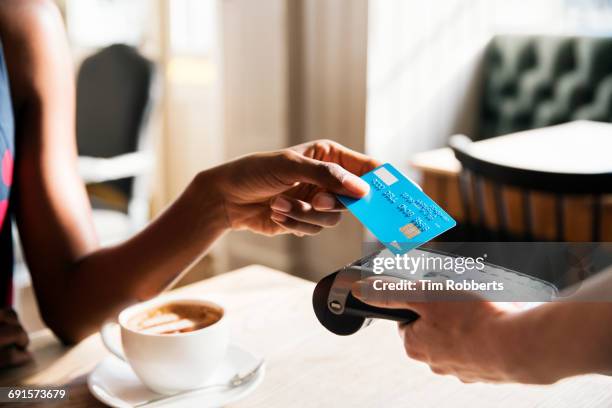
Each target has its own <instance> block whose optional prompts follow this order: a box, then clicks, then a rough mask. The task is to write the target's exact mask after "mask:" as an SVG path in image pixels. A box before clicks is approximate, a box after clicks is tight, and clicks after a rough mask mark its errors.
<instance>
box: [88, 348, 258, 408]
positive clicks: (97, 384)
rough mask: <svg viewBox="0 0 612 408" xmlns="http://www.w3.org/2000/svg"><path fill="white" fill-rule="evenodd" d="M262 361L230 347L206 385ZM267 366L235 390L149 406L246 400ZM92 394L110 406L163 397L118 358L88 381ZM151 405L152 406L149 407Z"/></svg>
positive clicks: (206, 406)
mask: <svg viewBox="0 0 612 408" xmlns="http://www.w3.org/2000/svg"><path fill="white" fill-rule="evenodd" d="M259 361H260V359H259V358H257V357H256V356H254V355H253V354H251V353H250V352H249V351H247V350H245V349H243V348H241V347H239V346H236V345H230V346H229V348H228V350H227V354H226V356H225V360H224V361H223V362H222V363H221V366H220V367H219V369H218V370H217V372H215V374H214V375H213V377H212V378H210V380H208V381H207V384H224V383H227V382H229V380H230V378H232V377H233V376H234V375H235V374H236V373H242V372H245V371H248V370H250V369H252V368H253V367H255V366H256V365H257V364H258V362H259ZM264 371H265V366H264V365H262V366H261V368H260V369H259V370H258V372H257V374H255V376H254V377H253V379H252V380H250V381H247V382H246V383H244V384H242V385H240V386H238V387H236V388H233V389H221V388H213V389H211V390H210V391H208V392H204V393H199V394H195V395H193V394H192V395H185V396H183V397H181V398H176V399H175V398H173V399H172V400H171V401H165V402H164V401H160V402H157V403H154V404H151V405H150V406H151V407H153V406H156V407H198V408H213V407H221V406H224V405H227V404H229V403H231V402H234V401H237V400H239V399H242V398H244V397H246V396H247V395H248V394H250V393H251V392H253V391H254V390H255V388H257V386H258V385H259V383H261V381H262V380H263V377H264ZM87 386H88V388H89V391H90V392H91V393H92V394H93V395H94V397H96V398H97V399H98V400H100V401H101V402H103V403H104V404H106V405H109V406H111V407H120V408H124V407H133V406H134V405H138V404H140V403H143V402H145V401H150V400H153V399H155V398H159V397H161V395H160V394H157V393H155V392H153V391H151V390H149V389H148V388H147V387H145V386H144V385H143V384H142V383H141V382H140V380H139V379H138V377H136V374H134V372H133V371H132V369H131V368H130V366H129V365H128V364H127V363H125V362H123V361H121V360H119V359H118V358H116V357H115V356H108V357H106V358H105V359H104V360H102V362H100V363H99V364H98V365H97V366H96V368H94V370H93V371H92V372H91V374H90V375H89V377H88V379H87ZM147 406H149V405H147Z"/></svg>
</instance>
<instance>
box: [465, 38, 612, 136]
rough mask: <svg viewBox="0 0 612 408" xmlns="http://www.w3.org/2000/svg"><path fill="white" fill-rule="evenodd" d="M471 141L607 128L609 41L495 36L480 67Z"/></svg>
mask: <svg viewBox="0 0 612 408" xmlns="http://www.w3.org/2000/svg"><path fill="white" fill-rule="evenodd" d="M480 99H481V109H480V117H479V123H478V129H477V130H476V132H475V135H474V136H475V140H481V139H486V138H490V137H494V136H499V135H503V134H508V133H514V132H518V131H521V130H527V129H534V128H540V127H545V126H551V125H556V124H560V123H565V122H570V121H573V120H580V119H586V120H593V121H600V122H612V38H609V37H608V38H606V37H570V36H546V35H502V36H496V37H494V38H493V40H492V41H491V42H490V43H489V45H488V46H487V49H486V51H485V55H484V63H483V86H482V95H481V98H480Z"/></svg>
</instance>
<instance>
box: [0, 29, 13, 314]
mask: <svg viewBox="0 0 612 408" xmlns="http://www.w3.org/2000/svg"><path fill="white" fill-rule="evenodd" d="M14 155H15V123H14V117H13V105H12V102H11V92H10V86H9V78H8V72H7V69H6V64H5V61H4V51H3V48H2V42H1V41H0V307H2V306H9V305H10V304H11V303H12V301H13V299H12V287H13V285H12V279H13V240H12V234H11V214H10V212H11V208H10V205H9V202H10V201H9V199H10V193H11V183H12V181H13V157H14Z"/></svg>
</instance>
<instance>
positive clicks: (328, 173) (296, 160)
mask: <svg viewBox="0 0 612 408" xmlns="http://www.w3.org/2000/svg"><path fill="white" fill-rule="evenodd" d="M286 157H287V156H286ZM281 170H282V172H281V173H280V174H279V178H282V179H284V181H285V182H286V183H287V184H292V183H295V182H296V181H297V182H305V183H309V184H314V185H316V186H319V187H321V188H323V189H326V190H329V191H331V192H333V193H336V194H342V195H346V196H349V197H355V198H361V197H363V196H365V195H366V194H368V192H369V191H370V186H369V184H368V183H366V182H365V181H363V180H362V179H361V178H359V177H358V176H356V175H355V174H353V173H351V172H350V171H348V170H346V169H345V168H343V167H342V166H340V165H339V164H338V163H333V162H325V161H321V160H316V159H311V158H309V157H305V156H302V155H299V154H295V155H291V157H288V160H287V161H286V162H285V166H284V168H282V169H281Z"/></svg>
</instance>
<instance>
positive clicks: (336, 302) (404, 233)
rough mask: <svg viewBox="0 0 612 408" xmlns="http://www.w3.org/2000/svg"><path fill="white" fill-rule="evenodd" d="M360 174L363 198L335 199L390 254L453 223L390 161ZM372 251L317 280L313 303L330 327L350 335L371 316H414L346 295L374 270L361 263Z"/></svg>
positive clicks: (407, 318)
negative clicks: (366, 188) (364, 184)
mask: <svg viewBox="0 0 612 408" xmlns="http://www.w3.org/2000/svg"><path fill="white" fill-rule="evenodd" d="M362 179H363V180H364V181H366V182H367V183H368V184H369V185H370V192H369V193H368V194H367V195H366V196H365V197H363V198H361V199H354V198H350V197H344V196H338V199H339V200H340V201H341V202H342V203H343V204H344V205H345V206H346V207H347V208H348V209H349V211H351V213H352V214H353V215H354V216H355V217H357V218H358V219H359V221H360V222H361V223H362V224H364V225H365V226H366V227H367V228H368V230H370V232H371V233H372V234H373V235H374V236H376V238H377V239H378V240H379V241H380V242H382V243H383V244H384V245H385V246H386V247H387V249H388V250H389V251H391V252H392V253H393V254H404V253H406V252H408V251H410V250H411V249H414V248H416V247H418V246H420V245H422V244H424V243H425V242H428V241H430V240H431V239H433V238H434V237H436V236H438V235H440V234H442V233H443V232H445V231H447V230H448V229H450V228H452V227H454V226H455V225H456V222H455V220H453V219H452V217H451V216H450V215H448V214H447V213H446V212H445V211H444V210H443V209H442V208H441V207H440V206H438V204H436V203H435V202H434V201H433V200H432V199H431V198H429V197H428V196H427V195H426V194H425V193H424V192H423V191H422V190H421V189H420V188H419V187H418V186H417V185H415V184H414V183H413V182H412V181H410V180H409V179H408V178H407V177H406V176H404V175H403V174H402V173H401V172H400V171H399V170H397V169H396V168H395V167H393V166H392V165H391V164H389V163H386V164H384V165H382V166H380V167H378V168H376V169H374V170H372V171H371V172H369V173H367V174H365V175H363V176H362ZM376 255H377V254H375V255H373V256H376ZM373 256H369V257H366V258H364V259H361V260H359V261H357V262H354V263H353V264H351V265H349V266H346V267H344V268H342V269H341V270H339V271H337V272H334V273H333V274H331V275H329V276H327V277H325V278H324V279H323V280H321V281H320V282H319V283H318V284H317V286H316V288H315V291H314V294H313V307H314V310H315V314H316V315H317V318H318V319H319V321H320V322H321V323H322V324H323V325H324V326H325V327H326V328H327V329H329V330H330V331H332V332H334V333H336V334H339V335H348V334H352V333H355V332H356V331H358V330H359V329H360V328H361V327H363V326H364V325H367V324H369V322H370V321H371V319H372V318H380V319H389V320H395V321H399V322H411V321H414V320H416V319H417V318H418V315H417V314H416V313H414V312H412V311H409V310H391V309H382V308H378V307H373V306H370V305H367V304H365V303H363V302H361V301H359V300H358V299H356V298H355V297H354V296H353V295H352V294H351V285H352V284H353V283H354V282H356V281H358V280H360V279H363V278H364V277H366V275H370V274H371V275H373V273H369V271H368V270H366V269H364V267H363V265H366V264H367V263H368V260H369V258H372V257H373Z"/></svg>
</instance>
